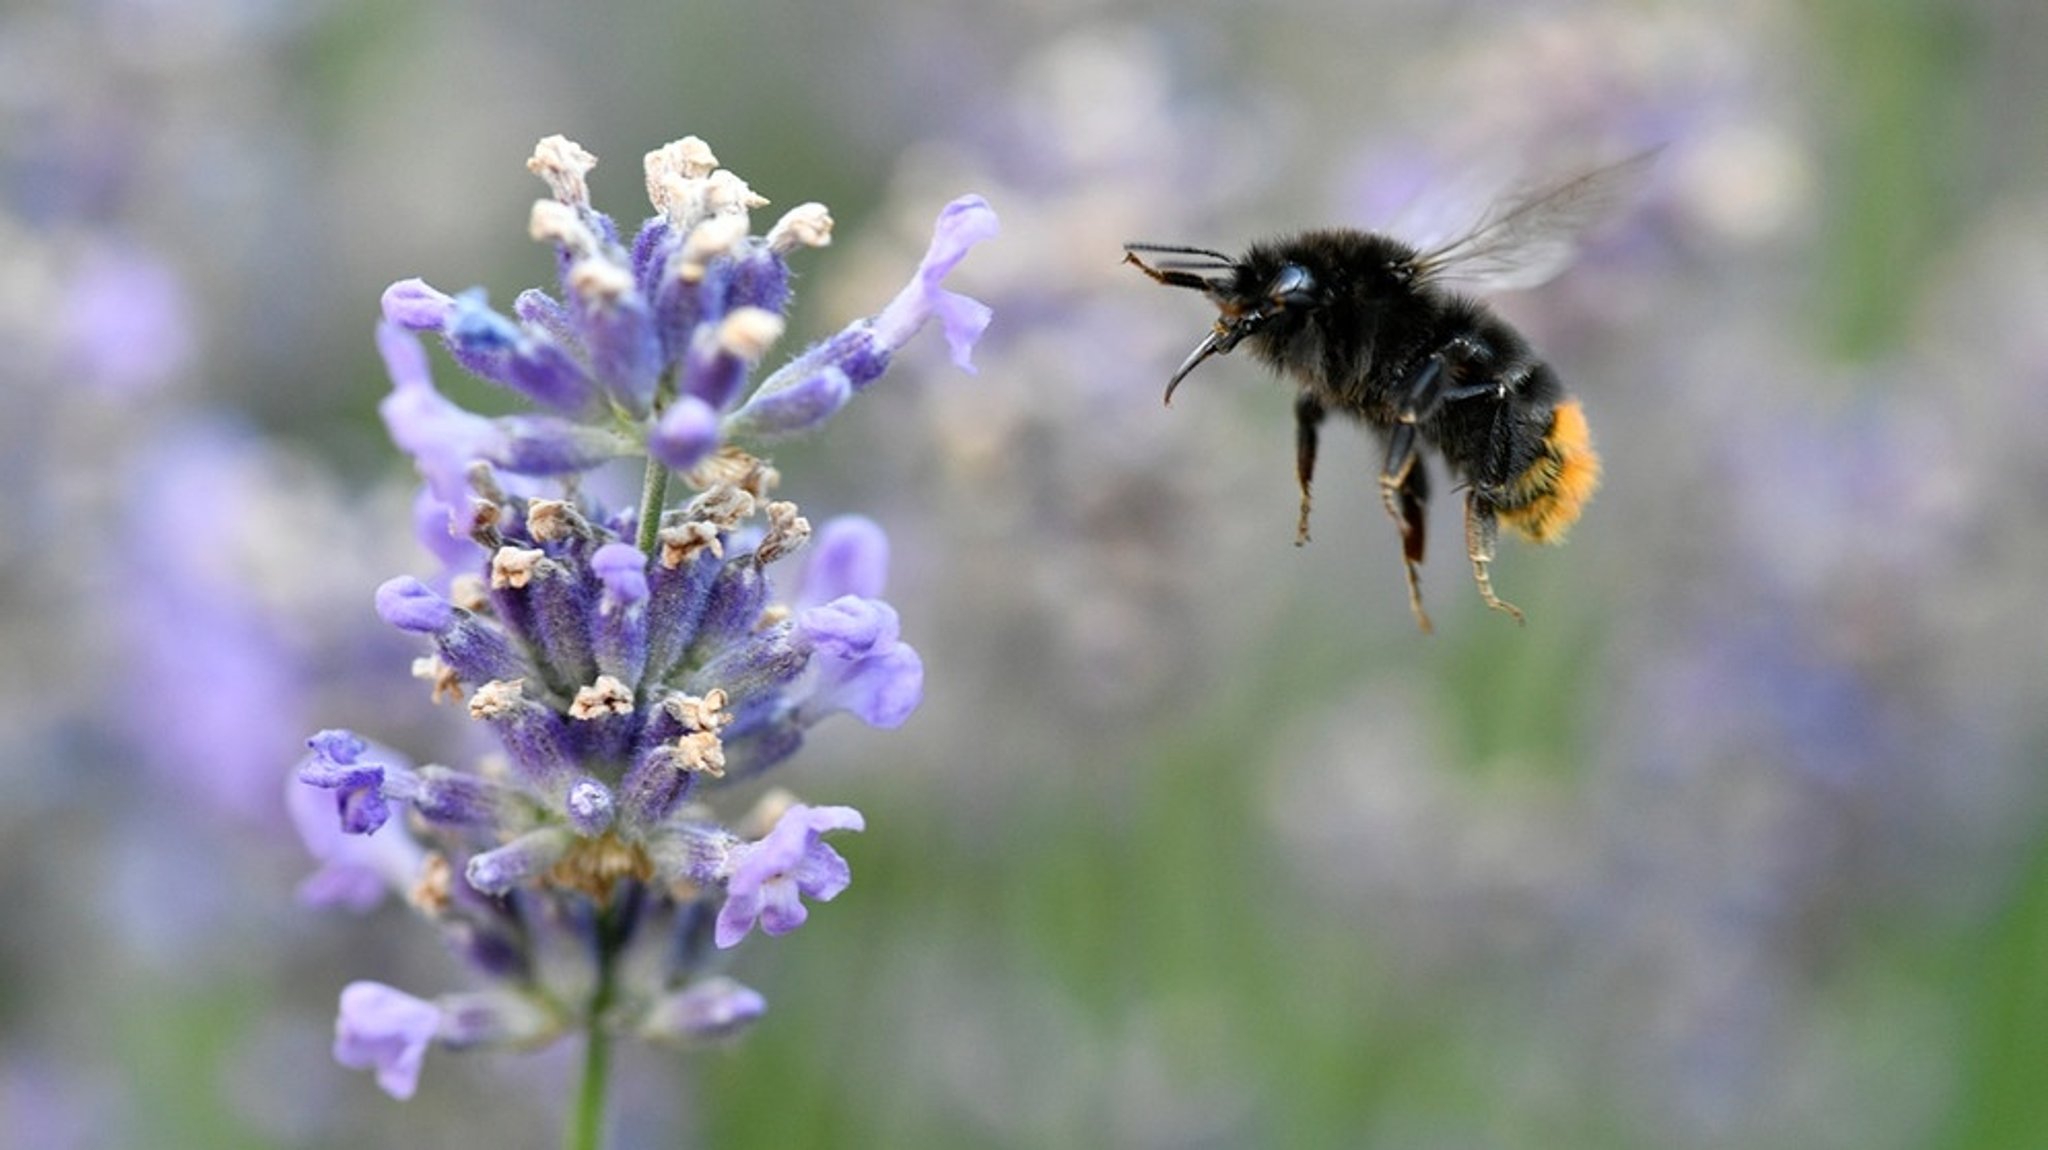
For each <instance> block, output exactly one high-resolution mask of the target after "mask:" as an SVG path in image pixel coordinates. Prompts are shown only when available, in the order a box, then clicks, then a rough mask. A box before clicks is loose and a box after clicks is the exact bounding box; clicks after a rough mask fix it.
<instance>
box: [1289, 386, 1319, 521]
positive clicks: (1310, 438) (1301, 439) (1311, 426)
mask: <svg viewBox="0 0 2048 1150" xmlns="http://www.w3.org/2000/svg"><path fill="white" fill-rule="evenodd" d="M1323 415H1324V411H1323V404H1322V401H1321V400H1319V399H1317V398H1316V397H1315V396H1313V395H1303V396H1302V397H1301V398H1300V399H1297V400H1295V401H1294V476H1295V478H1296V479H1299V480H1300V481H1301V518H1300V519H1298V520H1296V521H1295V524H1294V545H1295V546H1296V547H1299V546H1301V545H1302V544H1304V543H1306V542H1308V504H1309V495H1308V489H1309V483H1310V482H1311V481H1312V480H1314V479H1315V474H1316V431H1317V429H1318V428H1319V427H1321V425H1322V422H1323Z"/></svg>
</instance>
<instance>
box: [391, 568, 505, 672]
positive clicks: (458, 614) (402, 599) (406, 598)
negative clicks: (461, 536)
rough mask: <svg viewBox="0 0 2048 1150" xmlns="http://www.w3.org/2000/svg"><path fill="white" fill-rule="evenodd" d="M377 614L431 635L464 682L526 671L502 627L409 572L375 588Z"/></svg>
mask: <svg viewBox="0 0 2048 1150" xmlns="http://www.w3.org/2000/svg"><path fill="white" fill-rule="evenodd" d="M377 614H378V615H379V616H381V617H382V618H383V620H384V621H385V622H387V623H389V624H391V625H392V626H394V627H397V628H399V629H400V630H402V631H414V632H419V633H421V634H430V635H433V636H434V639H435V643H434V645H435V647H436V648H437V649H438V650H439V651H440V652H441V658H442V659H443V660H444V661H445V662H446V663H447V664H448V666H449V668H450V669H452V670H453V671H454V672H455V676H456V678H458V679H460V680H461V681H462V682H464V683H467V684H470V685H472V686H478V685H481V684H484V683H488V682H490V681H491V680H492V679H516V678H518V677H520V676H521V675H523V674H525V673H526V662H525V660H524V659H523V658H521V657H520V655H519V653H518V652H517V651H515V650H514V649H513V647H512V643H511V641H510V640H509V639H507V638H506V637H505V634H504V632H502V631H500V630H498V629H497V628H496V627H495V626H493V625H491V624H489V623H486V622H484V621H483V620H481V619H478V618H477V617H476V616H475V615H473V614H471V613H470V612H468V611H464V610H462V609H460V608H458V607H456V606H455V605H454V604H453V603H450V602H448V601H447V600H446V599H443V598H441V596H440V595H439V594H438V593H436V592H435V591H434V590H433V589H432V588H430V587H428V586H427V585H426V584H424V583H421V582H420V581H419V580H417V579H415V578H413V577H412V576H410V575H400V576H398V577H397V578H395V579H387V580H385V581H384V583H383V584H382V585H381V586H379V587H378V588H377Z"/></svg>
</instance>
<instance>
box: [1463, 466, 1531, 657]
mask: <svg viewBox="0 0 2048 1150" xmlns="http://www.w3.org/2000/svg"><path fill="white" fill-rule="evenodd" d="M1499 533H1500V532H1499V527H1498V525H1497V524H1496V523H1495V520H1494V516H1493V503H1492V501H1491V500H1488V499H1487V498H1486V497H1485V496H1484V495H1481V494H1480V493H1479V492H1478V491H1477V490H1473V491H1469V492H1466V494H1465V554H1466V555H1467V556H1468V557H1470V558H1471V560H1472V581H1473V582H1474V583H1477V584H1478V585H1479V597H1480V598H1481V599H1484V600H1485V601H1486V605H1487V606H1488V607H1491V608H1493V609H1494V610H1496V611H1505V612H1507V613H1508V614H1509V615H1512V616H1514V619H1515V622H1516V623H1517V624H1519V623H1521V622H1522V621H1523V620H1522V611H1521V609H1520V608H1518V607H1516V606H1515V605H1514V604H1513V603H1510V602H1508V601H1507V600H1505V599H1502V598H1501V597H1500V596H1498V595H1496V594H1494V593H1493V579H1492V577H1491V576H1489V575H1488V574H1487V573H1486V569H1487V567H1488V566H1490V565H1491V564H1492V563H1493V545H1494V541H1495V540H1496V539H1497V538H1499Z"/></svg>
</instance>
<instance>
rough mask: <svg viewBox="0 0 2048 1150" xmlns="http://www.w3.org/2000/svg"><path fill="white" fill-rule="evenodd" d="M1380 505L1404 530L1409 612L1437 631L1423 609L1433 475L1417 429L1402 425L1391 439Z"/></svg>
mask: <svg viewBox="0 0 2048 1150" xmlns="http://www.w3.org/2000/svg"><path fill="white" fill-rule="evenodd" d="M1380 503H1381V505H1382V506H1384V507H1385V508H1386V509H1387V515H1388V517H1389V518H1391V519H1392V520H1393V521H1394V526H1395V527H1397V528H1399V529H1400V531H1401V567H1402V570H1403V571H1404V572H1406V574H1407V576H1408V609H1409V610H1410V611H1413V612H1415V622H1416V624H1417V625H1418V626H1420V627H1421V628H1422V630H1423V631H1424V632H1425V633H1427V632H1429V631H1432V630H1434V629H1435V628H1433V627H1432V626H1431V625H1430V622H1429V612H1427V611H1424V610H1423V609H1422V572H1421V570H1420V568H1419V565H1420V564H1421V562H1422V552H1423V545H1424V543H1425V542H1426V541H1427V536H1426V534H1425V526H1426V523H1427V520H1426V519H1425V518H1424V515H1423V511H1424V508H1425V507H1427V505H1428V503H1429V474H1428V472H1426V471H1424V470H1423V469H1422V455H1421V453H1420V452H1418V451H1416V449H1415V426H1414V425H1413V424H1406V423H1404V424H1399V425H1397V426H1396V427H1395V428H1394V430H1393V431H1392V432H1391V433H1390V434H1389V435H1388V436H1387V461H1386V466H1385V467H1384V468H1383V469H1382V470H1381V471H1380Z"/></svg>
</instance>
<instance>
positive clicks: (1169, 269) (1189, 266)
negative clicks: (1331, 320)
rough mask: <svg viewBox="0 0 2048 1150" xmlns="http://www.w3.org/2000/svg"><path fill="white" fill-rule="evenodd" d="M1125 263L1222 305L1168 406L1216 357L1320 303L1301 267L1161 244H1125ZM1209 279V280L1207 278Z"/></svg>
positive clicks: (1171, 385)
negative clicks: (1150, 256) (1148, 255)
mask: <svg viewBox="0 0 2048 1150" xmlns="http://www.w3.org/2000/svg"><path fill="white" fill-rule="evenodd" d="M1139 252H1160V253H1166V254H1171V255H1176V256H1180V257H1183V258H1181V259H1176V260H1171V261H1167V260H1162V261H1160V262H1159V264H1158V265H1156V266H1155V265H1152V264H1148V263H1146V262H1145V261H1144V260H1143V259H1142V258H1140V257H1139V255H1138V253H1139ZM1124 262H1126V263H1129V264H1133V265H1135V266H1136V267H1137V268H1138V270H1140V271H1142V272H1144V273H1145V274H1146V275H1148V276H1151V277H1152V278H1153V279H1155V280H1158V281H1159V282H1160V283H1163V284H1166V285H1167V286H1168V287H1184V288H1192V289H1194V290H1196V291H1199V292H1201V293H1202V294H1203V295H1205V296H1208V297H1209V301H1210V302H1211V303H1214V304H1215V305H1216V312H1217V315H1216V322H1215V324H1214V325H1213V326H1211V327H1210V329H1209V333H1208V334H1207V335H1205V336H1203V337H1202V342H1200V343H1198V344H1196V345H1195V349H1194V350H1193V351H1191V352H1189V353H1188V355H1187V358H1186V359H1184V360H1182V361H1181V365H1180V367H1179V368H1178V369H1177V370H1175V371H1174V373H1173V378H1172V379H1169V380H1167V382H1166V402H1167V403H1169V404H1170V403H1172V402H1173V392H1174V389H1175V388H1177V387H1179V386H1180V381H1181V380H1183V379H1186V378H1187V377H1188V375H1189V374H1190V373H1191V372H1193V371H1194V370H1195V368H1197V367H1200V366H1201V365H1202V363H1203V361H1205V360H1207V359H1208V358H1209V357H1210V356H1212V355H1228V354H1230V350H1231V349H1232V348H1234V347H1236V346H1237V345H1238V344H1239V343H1242V342H1243V341H1244V339H1245V337H1247V336H1249V335H1251V334H1252V333H1254V332H1256V331H1258V330H1259V329H1260V328H1262V327H1264V326H1265V325H1266V324H1267V323H1268V322H1270V321H1272V320H1274V319H1275V318H1276V317H1279V316H1281V315H1283V314H1284V313H1286V312H1287V311H1288V310H1289V309H1290V308H1291V309H1294V310H1295V311H1297V312H1299V311H1301V310H1302V309H1305V308H1308V307H1312V306H1314V305H1315V304H1316V303H1317V302H1319V301H1320V299H1321V295H1320V292H1319V289H1318V287H1317V285H1316V281H1315V277H1314V276H1313V275H1312V274H1310V272H1309V270H1308V269H1307V268H1305V267H1303V266H1302V265H1300V264H1298V263H1292V262H1286V263H1281V264H1278V265H1274V266H1268V265H1266V263H1265V261H1258V262H1254V261H1252V260H1250V259H1245V260H1239V259H1234V258H1232V257H1230V256H1227V255H1224V254H1223V253H1222V252H1214V251H1209V250H1208V249H1206V248H1184V247H1167V246H1163V245H1159V244H1125V245H1124ZM1204 273H1206V274H1204Z"/></svg>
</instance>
